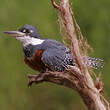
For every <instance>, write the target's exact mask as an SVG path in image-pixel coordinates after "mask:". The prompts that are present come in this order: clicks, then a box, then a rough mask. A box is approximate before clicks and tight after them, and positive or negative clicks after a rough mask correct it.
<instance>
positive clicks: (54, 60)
mask: <svg viewBox="0 0 110 110" xmlns="http://www.w3.org/2000/svg"><path fill="white" fill-rule="evenodd" d="M72 60H73V58H72V55H71V53H66V52H65V51H63V50H57V49H48V50H46V51H44V53H43V54H42V61H43V62H44V64H45V65H46V66H48V67H49V68H50V69H51V70H52V71H64V70H65V69H66V68H67V66H68V65H72Z"/></svg>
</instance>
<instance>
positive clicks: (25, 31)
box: [22, 29, 30, 33]
mask: <svg viewBox="0 0 110 110" xmlns="http://www.w3.org/2000/svg"><path fill="white" fill-rule="evenodd" d="M22 32H23V33H30V30H28V29H23V30H22Z"/></svg>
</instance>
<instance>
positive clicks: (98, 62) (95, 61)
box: [83, 56, 104, 69]
mask: <svg viewBox="0 0 110 110" xmlns="http://www.w3.org/2000/svg"><path fill="white" fill-rule="evenodd" d="M83 61H84V63H85V65H86V66H88V67H91V68H95V69H98V68H103V66H104V61H103V60H102V59H99V58H93V57H88V56H83Z"/></svg>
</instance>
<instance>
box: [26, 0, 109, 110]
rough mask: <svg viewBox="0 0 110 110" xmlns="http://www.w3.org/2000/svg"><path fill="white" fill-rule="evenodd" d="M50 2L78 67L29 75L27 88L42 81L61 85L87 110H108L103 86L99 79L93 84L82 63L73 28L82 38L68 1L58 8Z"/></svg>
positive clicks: (62, 1)
mask: <svg viewBox="0 0 110 110" xmlns="http://www.w3.org/2000/svg"><path fill="white" fill-rule="evenodd" d="M51 1H52V5H53V7H54V8H56V9H58V10H59V12H60V14H61V17H62V20H63V23H64V25H65V30H66V33H67V35H68V39H69V40H70V42H71V51H72V53H73V54H74V57H75V59H76V61H77V64H78V67H75V66H70V67H69V69H68V70H65V71H64V72H52V71H47V72H46V73H43V74H38V75H29V76H28V78H29V83H28V86H31V85H32V83H36V84H38V83H42V82H44V81H45V82H52V83H55V84H58V85H63V86H66V87H68V88H71V89H74V90H75V91H76V92H77V93H78V94H79V95H80V96H81V98H82V100H83V102H84V103H85V105H86V106H87V107H88V109H89V110H110V107H109V103H108V102H107V101H106V100H105V98H104V96H103V95H102V94H101V93H102V92H101V91H102V90H103V86H104V85H103V83H102V82H101V81H100V79H97V80H96V84H94V81H93V79H92V77H91V76H90V74H89V71H88V68H87V67H86V66H85V64H84V63H83V61H82V55H81V53H80V45H79V43H78V39H77V38H78V36H77V34H76V28H75V26H77V28H78V31H79V34H80V35H81V37H82V38H83V36H82V34H81V31H80V28H79V26H78V24H77V22H76V20H75V19H74V15H73V13H72V9H71V6H70V5H69V0H60V6H58V5H57V4H56V3H55V1H54V0H51Z"/></svg>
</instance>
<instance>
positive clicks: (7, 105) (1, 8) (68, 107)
mask: <svg viewBox="0 0 110 110" xmlns="http://www.w3.org/2000/svg"><path fill="white" fill-rule="evenodd" d="M71 3H72V8H73V10H74V13H75V17H76V19H77V21H78V24H79V25H80V27H81V29H82V33H83V35H84V36H86V37H87V39H88V42H89V44H90V45H91V46H92V47H93V48H94V50H95V52H94V54H93V56H95V57H99V58H102V59H104V60H105V67H104V69H101V70H99V71H101V72H102V77H103V79H102V80H103V81H104V83H105V91H106V92H105V96H106V97H107V99H108V100H109V101H110V73H109V71H110V0H71ZM57 15H58V12H57V11H56V10H55V9H54V8H53V6H52V5H51V2H50V0H0V110H86V107H85V105H84V104H83V102H82V100H81V99H80V97H79V96H78V94H77V93H76V92H74V91H73V90H71V89H67V88H65V87H62V86H58V85H55V84H51V83H42V84H39V85H33V86H32V87H31V88H28V87H27V80H28V79H27V74H31V73H32V74H36V72H35V71H33V70H32V69H30V68H29V67H28V66H26V65H25V64H24V62H23V52H22V45H21V44H20V43H19V42H18V41H17V40H16V39H14V38H9V37H7V36H6V35H4V34H3V31H5V30H16V29H18V28H19V27H21V26H23V25H24V24H31V25H34V26H36V27H37V28H38V30H39V32H40V34H41V35H42V37H43V38H45V37H46V38H53V39H56V40H58V41H61V35H60V33H59V25H58V22H57V20H58V17H57ZM99 71H96V72H97V73H98V72H99Z"/></svg>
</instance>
